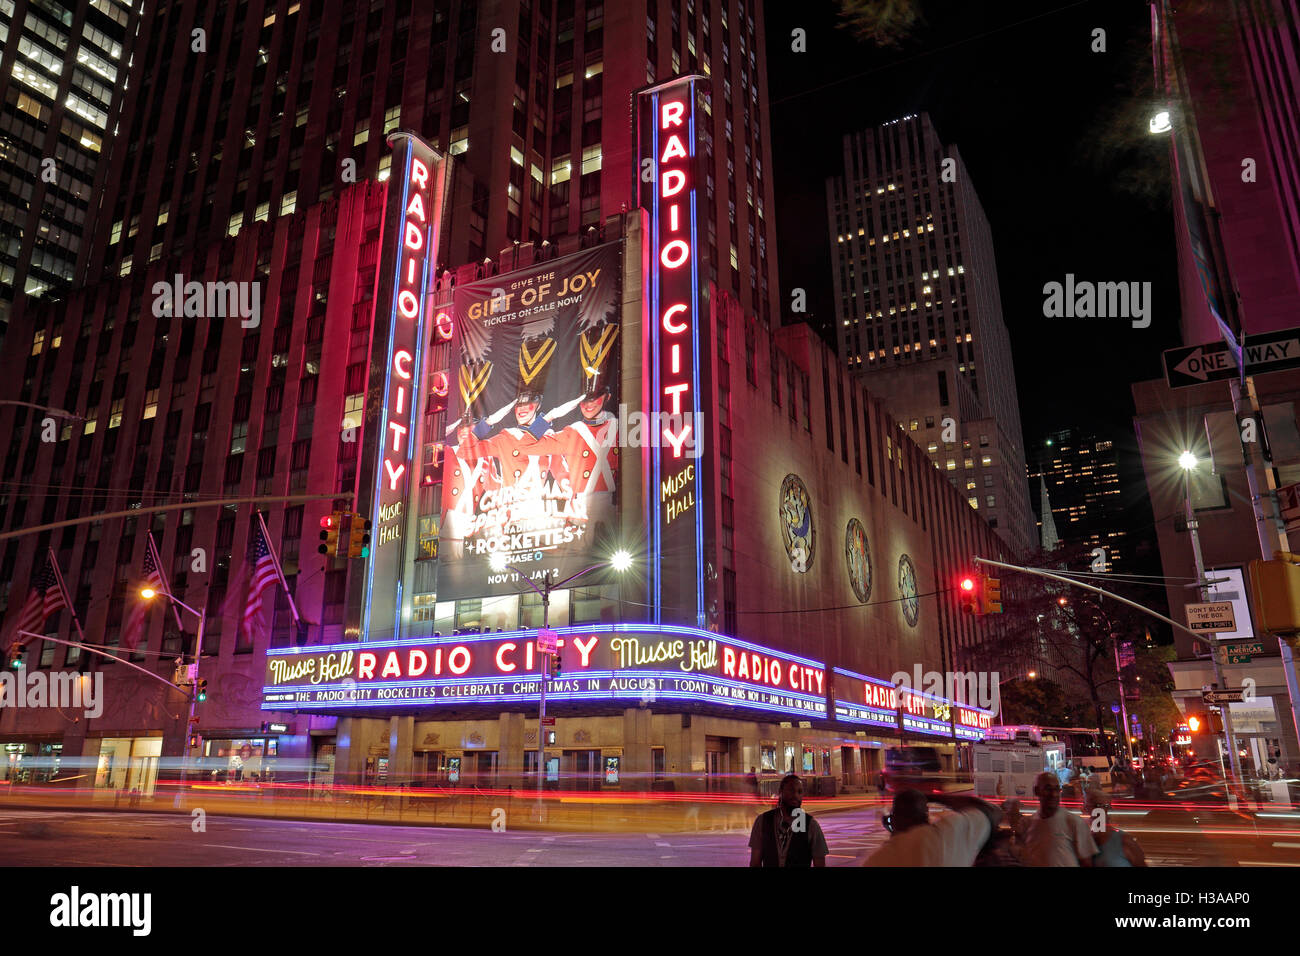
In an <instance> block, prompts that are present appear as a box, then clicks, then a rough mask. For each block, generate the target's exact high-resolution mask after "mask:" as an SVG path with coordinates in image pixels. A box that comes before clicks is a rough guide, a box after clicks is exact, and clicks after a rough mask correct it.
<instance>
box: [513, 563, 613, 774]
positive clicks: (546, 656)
mask: <svg viewBox="0 0 1300 956" xmlns="http://www.w3.org/2000/svg"><path fill="white" fill-rule="evenodd" d="M490 564H491V566H492V570H493V571H496V572H497V573H498V574H499V573H501V572H502V571H505V570H507V569H509V570H511V571H513V572H515V574H517V575H519V577H520V578H522V579H523V581H524V583H525V584H527V585H528V586H529V587H530V588H532V589H533V590H534V591H536V592H537V594H538V596H540V597H541V599H542V630H543V631H546V630H549V629H550V625H551V592H552V591H557V590H559V589H560V588H563V587H564V586H565V585H567V584H570V583H572V582H573V581H576V580H577V579H578V578H580V577H582V576H583V575H584V574H590V573H591V572H592V571H595V570H597V569H599V568H603V567H612V568H613V569H614V570H615V571H619V572H623V571H626V570H627V569H628V568H629V567H631V565H632V556H631V555H630V554H628V553H627V552H626V551H616V552H615V553H614V555H613V557H612V558H611V559H610V560H609V562H608V564H606V563H605V562H601V563H600V564H593V565H592V566H591V567H589V568H584V569H583V570H581V571H578V572H576V573H575V574H570V575H569V576H568V577H567V578H565V579H564V580H562V581H554V582H553V581H552V580H551V572H550V571H546V572H545V573H543V574H542V585H541V587H538V586H537V584H536V583H535V582H534V581H533V579H532V578H530V577H529V576H528V575H527V574H525V573H524V572H523V571H521V570H519V568H517V567H515V566H514V565H513V564H511V563H510V562H508V561H507V560H506V559H505V555H503V554H501V553H500V552H498V553H496V554H494V555H492V558H491V561H490ZM541 657H542V661H541V680H540V682H539V685H540V688H541V690H540V703H539V705H538V708H537V791H538V793H539V794H540V793H541V792H542V791H543V790H544V789H545V787H546V681H547V679H548V678H550V676H551V653H550V651H547V650H543V651H542V655H541Z"/></svg>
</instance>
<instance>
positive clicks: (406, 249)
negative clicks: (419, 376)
mask: <svg viewBox="0 0 1300 956" xmlns="http://www.w3.org/2000/svg"><path fill="white" fill-rule="evenodd" d="M409 184H410V186H411V188H412V193H411V199H410V201H409V202H408V203H407V204H406V212H405V224H404V227H403V229H402V251H401V258H400V260H399V266H398V277H399V283H400V287H399V289H398V292H397V301H396V309H397V313H398V315H400V316H401V317H402V318H404V319H407V320H408V321H412V322H414V321H417V320H418V319H419V317H420V312H421V309H422V306H423V303H422V301H421V296H422V294H423V291H424V289H423V286H424V272H425V262H426V260H427V258H428V254H429V250H428V249H427V248H426V244H427V239H426V237H427V235H428V231H429V217H428V212H427V204H426V201H425V200H426V196H427V194H428V192H429V167H428V166H426V165H425V164H424V163H422V162H421V161H420V160H419V159H415V158H412V160H411V175H410V183H409ZM436 321H437V330H438V333H439V335H440V336H442V337H444V338H446V337H449V336H450V334H451V319H450V318H449V317H447V314H446V313H445V312H443V313H439V315H438V318H437V320H436ZM444 330H445V331H444ZM414 362H415V356H414V355H412V354H411V352H410V351H409V350H408V349H405V348H399V349H397V350H396V351H394V352H393V362H392V366H391V367H390V368H389V374H390V375H391V376H393V386H394V387H393V391H392V395H391V400H392V406H391V407H390V408H389V409H388V428H387V432H388V434H386V435H385V436H384V476H385V478H386V479H387V481H388V490H389V491H394V492H395V491H397V490H398V485H399V483H400V482H401V480H402V478H403V477H404V476H405V475H406V460H407V457H408V449H409V446H410V431H411V408H412V406H413V405H414V401H415V383H414V382H413V381H412V379H413V374H412V365H413V364H414Z"/></svg>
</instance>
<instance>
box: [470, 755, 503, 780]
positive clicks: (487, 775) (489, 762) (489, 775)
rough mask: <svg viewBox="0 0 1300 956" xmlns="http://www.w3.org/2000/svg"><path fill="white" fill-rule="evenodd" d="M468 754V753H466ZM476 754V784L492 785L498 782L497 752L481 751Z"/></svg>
mask: <svg viewBox="0 0 1300 956" xmlns="http://www.w3.org/2000/svg"><path fill="white" fill-rule="evenodd" d="M466 756H468V754H467V755H466ZM473 756H474V760H475V763H474V786H476V787H491V786H493V785H495V784H496V782H497V752H496V751H495V750H485V751H480V752H478V753H476V754H474V755H473Z"/></svg>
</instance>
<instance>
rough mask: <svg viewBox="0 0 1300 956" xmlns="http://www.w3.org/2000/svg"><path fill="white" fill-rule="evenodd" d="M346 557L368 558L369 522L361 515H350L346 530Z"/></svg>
mask: <svg viewBox="0 0 1300 956" xmlns="http://www.w3.org/2000/svg"><path fill="white" fill-rule="evenodd" d="M348 557H349V558H368V557H370V520H369V519H368V518H363V517H362V516H361V515H358V514H354V515H352V522H351V525H350V527H349V529H348Z"/></svg>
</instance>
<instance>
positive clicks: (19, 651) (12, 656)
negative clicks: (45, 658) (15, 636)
mask: <svg viewBox="0 0 1300 956" xmlns="http://www.w3.org/2000/svg"><path fill="white" fill-rule="evenodd" d="M25 649H26V648H25V647H24V646H23V645H22V644H21V643H17V642H15V643H14V644H11V645H10V646H9V659H8V662H7V664H8V667H9V669H10V670H15V671H16V670H19V669H20V668H21V667H22V666H23V651H24V650H25Z"/></svg>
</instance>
